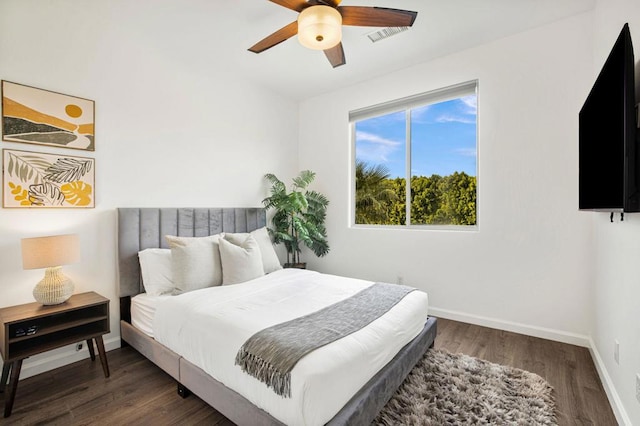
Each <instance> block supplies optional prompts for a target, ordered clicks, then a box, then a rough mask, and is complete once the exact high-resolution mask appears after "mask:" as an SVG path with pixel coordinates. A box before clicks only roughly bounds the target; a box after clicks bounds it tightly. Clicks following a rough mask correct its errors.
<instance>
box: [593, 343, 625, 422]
mask: <svg viewBox="0 0 640 426" xmlns="http://www.w3.org/2000/svg"><path fill="white" fill-rule="evenodd" d="M589 352H591V358H593V363H594V364H595V365H596V370H597V371H598V375H599V376H600V381H601V382H602V387H603V388H604V391H605V393H606V394H607V398H609V404H611V408H612V409H613V414H614V415H615V416H616V420H617V421H618V423H619V424H621V425H625V426H631V420H630V419H629V415H628V414H627V411H626V410H625V409H624V405H623V404H622V401H621V400H620V395H618V392H617V391H616V388H615V386H614V385H613V381H612V380H611V377H610V376H609V373H608V372H607V369H606V367H605V366H604V362H603V361H602V357H601V356H600V353H599V352H598V349H596V344H595V342H594V341H593V339H591V338H589Z"/></svg>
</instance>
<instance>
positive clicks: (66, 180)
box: [2, 149, 95, 208]
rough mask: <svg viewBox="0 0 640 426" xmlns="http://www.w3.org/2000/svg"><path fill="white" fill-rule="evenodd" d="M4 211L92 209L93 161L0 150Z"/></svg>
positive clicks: (93, 202)
mask: <svg viewBox="0 0 640 426" xmlns="http://www.w3.org/2000/svg"><path fill="white" fill-rule="evenodd" d="M2 186H3V200H2V205H3V207H6V208H44V207H54V208H56V207H57V208H60V207H72V208H93V207H95V159H93V158H85V157H74V156H70V155H59V154H44V153H41V152H28V151H17V150H12V149H3V150H2Z"/></svg>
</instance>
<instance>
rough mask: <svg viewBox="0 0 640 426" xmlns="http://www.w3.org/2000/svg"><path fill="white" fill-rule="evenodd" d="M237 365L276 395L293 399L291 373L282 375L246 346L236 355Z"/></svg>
mask: <svg viewBox="0 0 640 426" xmlns="http://www.w3.org/2000/svg"><path fill="white" fill-rule="evenodd" d="M235 364H236V365H238V366H240V368H241V369H242V371H244V372H245V373H247V374H250V375H251V376H253V377H255V378H256V379H258V380H260V381H261V382H263V383H265V384H266V385H267V386H268V387H270V388H271V389H273V391H274V392H275V393H276V394H278V395H280V396H283V397H285V398H291V372H289V373H282V372H281V371H279V370H278V369H277V368H276V367H274V366H273V365H272V364H270V363H269V362H267V361H265V360H264V359H262V358H260V357H258V356H256V355H255V354H252V353H250V352H249V351H247V349H246V348H245V347H244V346H242V347H241V348H240V350H239V351H238V353H237V354H236V361H235Z"/></svg>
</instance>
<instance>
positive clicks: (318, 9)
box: [298, 5, 342, 50]
mask: <svg viewBox="0 0 640 426" xmlns="http://www.w3.org/2000/svg"><path fill="white" fill-rule="evenodd" d="M341 39H342V15H340V12H338V10H336V9H334V8H333V7H331V6H320V5H318V6H311V7H308V8H306V9H304V10H303V11H302V12H300V15H299V16H298V40H299V41H300V44H302V45H303V46H304V47H307V48H309V49H314V50H326V49H331V48H332V47H334V46H336V45H337V44H338V43H340V41H341Z"/></svg>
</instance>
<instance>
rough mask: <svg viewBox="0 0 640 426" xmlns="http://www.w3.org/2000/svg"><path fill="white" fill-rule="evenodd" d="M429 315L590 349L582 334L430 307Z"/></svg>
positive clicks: (587, 340) (587, 339) (585, 337)
mask: <svg viewBox="0 0 640 426" xmlns="http://www.w3.org/2000/svg"><path fill="white" fill-rule="evenodd" d="M429 313H430V314H432V315H433V316H434V317H442V318H445V319H450V320H455V321H460V322H466V323H469V324H475V325H481V326H483V327H489V328H495V329H498V330H504V331H512V332H514V333H519V334H525V335H527V336H533V337H540V338H542V339H547V340H554V341H556V342H562V343H568V344H570V345H576V346H582V347H585V348H589V347H590V346H591V345H590V342H589V337H588V336H584V335H581V334H575V333H568V332H566V331H560V330H554V329H552V328H544V327H536V326H532V325H527V324H521V323H517V322H512V321H505V320H501V319H497V318H489V317H483V316H480V315H472V314H467V313H464V312H458V311H450V310H448V309H439V308H435V307H429Z"/></svg>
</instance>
